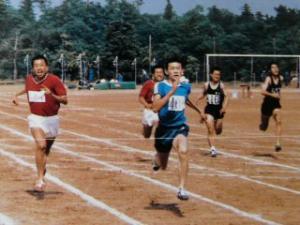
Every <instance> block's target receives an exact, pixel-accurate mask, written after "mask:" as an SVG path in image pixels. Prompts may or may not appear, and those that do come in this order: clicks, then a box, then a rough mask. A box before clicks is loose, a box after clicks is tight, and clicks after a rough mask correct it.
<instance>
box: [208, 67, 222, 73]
mask: <svg viewBox="0 0 300 225" xmlns="http://www.w3.org/2000/svg"><path fill="white" fill-rule="evenodd" d="M216 70H217V71H220V72H221V71H222V69H221V67H218V66H214V67H212V68H211V69H210V71H209V72H210V74H212V73H213V72H214V71H216Z"/></svg>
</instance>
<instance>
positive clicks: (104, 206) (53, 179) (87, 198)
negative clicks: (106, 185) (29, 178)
mask: <svg viewBox="0 0 300 225" xmlns="http://www.w3.org/2000/svg"><path fill="white" fill-rule="evenodd" d="M0 155H2V156H5V157H7V158H9V159H11V160H13V161H15V162H16V163H18V164H19V165H21V166H24V167H27V168H30V169H32V170H35V166H34V165H33V164H30V163H28V162H26V161H24V160H23V159H22V158H20V157H18V156H17V155H16V154H13V153H11V152H8V151H6V150H4V149H1V148H0ZM46 178H47V179H48V180H50V181H51V182H52V183H54V184H56V185H58V186H60V187H62V188H63V189H65V190H67V191H68V192H70V193H73V194H74V195H76V196H78V197H80V198H81V199H82V200H84V201H85V202H87V203H88V204H90V205H92V206H94V207H96V208H99V209H102V210H105V211H107V212H109V213H110V214H112V215H114V216H115V217H117V218H118V219H120V220H121V221H123V222H125V223H127V224H136V225H141V224H142V223H141V222H140V221H137V220H135V219H133V218H131V217H129V216H127V215H125V214H124V213H122V212H120V211H118V210H116V209H114V208H112V207H110V206H109V205H107V204H105V203H104V202H102V201H100V200H98V199H96V198H94V197H92V196H90V195H88V194H86V193H84V192H82V191H81V190H79V189H77V188H76V187H74V186H72V185H70V184H68V183H65V182H63V181H62V180H60V179H59V178H58V177H56V176H53V175H51V174H49V173H47V174H46Z"/></svg>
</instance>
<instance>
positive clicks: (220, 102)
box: [198, 67, 228, 157]
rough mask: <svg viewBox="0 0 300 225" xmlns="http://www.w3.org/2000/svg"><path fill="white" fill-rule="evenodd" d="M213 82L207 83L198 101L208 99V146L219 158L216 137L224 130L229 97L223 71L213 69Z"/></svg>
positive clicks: (206, 113) (206, 110) (211, 75)
mask: <svg viewBox="0 0 300 225" xmlns="http://www.w3.org/2000/svg"><path fill="white" fill-rule="evenodd" d="M210 77H211V82H207V83H206V84H205V86H204V90H203V93H202V95H201V96H200V97H199V99H198V101H200V100H201V99H204V98H205V97H206V101H207V104H206V107H205V109H204V111H205V117H206V120H205V123H206V126H207V131H208V144H209V146H210V154H211V156H212V157H216V156H217V154H218V153H217V149H216V148H215V138H216V135H220V134H221V133H222V129H223V117H224V114H225V112H226V108H227V104H228V97H227V92H226V90H225V88H224V85H223V83H222V82H221V69H220V68H217V67H216V68H213V69H212V70H211V74H210Z"/></svg>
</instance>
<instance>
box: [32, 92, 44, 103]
mask: <svg viewBox="0 0 300 225" xmlns="http://www.w3.org/2000/svg"><path fill="white" fill-rule="evenodd" d="M28 99H29V102H46V97H45V92H44V91H28Z"/></svg>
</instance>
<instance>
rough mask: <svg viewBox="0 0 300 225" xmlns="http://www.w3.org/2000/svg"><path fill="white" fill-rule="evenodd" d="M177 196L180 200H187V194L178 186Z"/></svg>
mask: <svg viewBox="0 0 300 225" xmlns="http://www.w3.org/2000/svg"><path fill="white" fill-rule="evenodd" d="M177 198H178V199H180V200H182V201H187V200H189V195H188V193H186V192H185V190H184V189H183V188H179V190H178V192H177Z"/></svg>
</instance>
